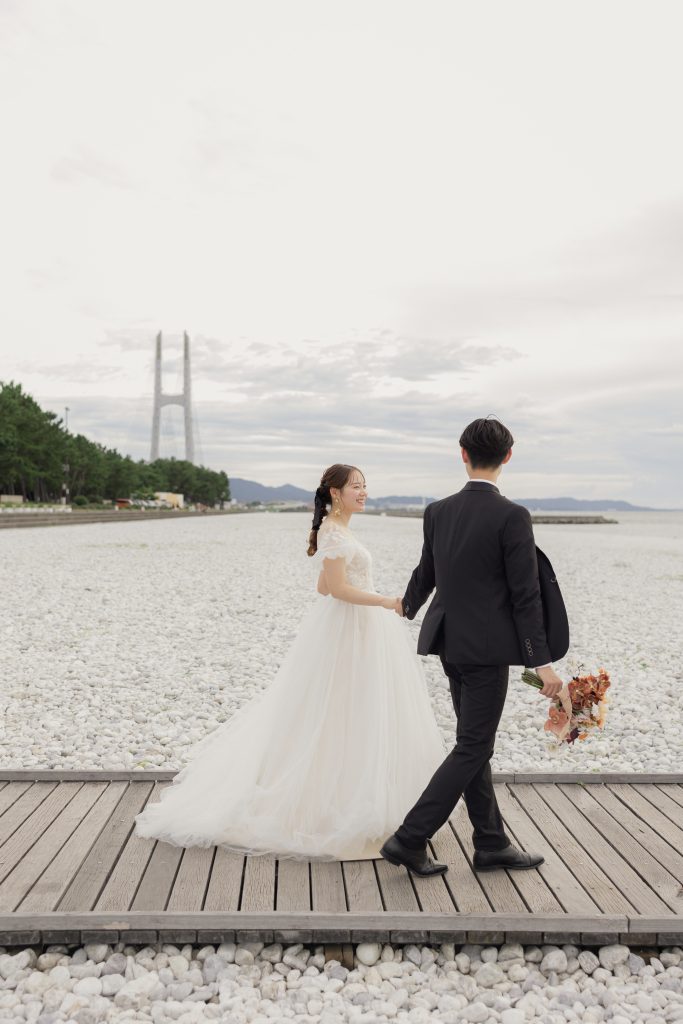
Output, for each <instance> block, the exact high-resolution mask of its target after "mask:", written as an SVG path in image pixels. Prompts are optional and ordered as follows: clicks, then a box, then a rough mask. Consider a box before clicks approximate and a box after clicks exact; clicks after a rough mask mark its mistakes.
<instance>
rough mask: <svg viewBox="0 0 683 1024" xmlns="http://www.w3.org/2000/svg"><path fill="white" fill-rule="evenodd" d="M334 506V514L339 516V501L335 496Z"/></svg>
mask: <svg viewBox="0 0 683 1024" xmlns="http://www.w3.org/2000/svg"><path fill="white" fill-rule="evenodd" d="M334 506H335V508H334V514H335V516H340V515H341V502H340V501H338V500H337V498H335V499H334Z"/></svg>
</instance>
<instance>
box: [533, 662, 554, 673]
mask: <svg viewBox="0 0 683 1024" xmlns="http://www.w3.org/2000/svg"><path fill="white" fill-rule="evenodd" d="M551 666H552V661H546V663H545V665H537V666H536V668H535V669H534V672H538V670H539V668H550V667H551Z"/></svg>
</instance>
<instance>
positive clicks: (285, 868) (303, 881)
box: [275, 857, 311, 910]
mask: <svg viewBox="0 0 683 1024" xmlns="http://www.w3.org/2000/svg"><path fill="white" fill-rule="evenodd" d="M275 899H276V904H275V909H276V910H310V909H311V866H310V864H309V863H308V861H305V860H294V858H293V857H283V858H282V859H281V860H278V863H277V887H276V893H275Z"/></svg>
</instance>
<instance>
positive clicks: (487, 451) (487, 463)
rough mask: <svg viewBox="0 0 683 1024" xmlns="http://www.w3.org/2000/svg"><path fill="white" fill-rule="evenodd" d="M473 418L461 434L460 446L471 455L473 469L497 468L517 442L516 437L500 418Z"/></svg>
mask: <svg viewBox="0 0 683 1024" xmlns="http://www.w3.org/2000/svg"><path fill="white" fill-rule="evenodd" d="M491 416H493V413H489V415H488V416H487V417H486V418H485V419H478V420H472V422H471V423H468V424H467V426H466V427H465V429H464V430H463V432H462V434H461V435H460V446H461V447H462V448H464V449H465V451H466V452H467V454H468V456H469V460H470V465H471V467H472V469H497V468H498V466H500V464H501V462H502V461H503V459H504V458H505V456H506V455H507V453H508V451H509V450H510V448H512V446H513V444H514V443H515V439H514V437H513V436H512V434H511V433H510V431H509V430H508V428H507V427H505V426H503V424H502V423H501V422H500V420H496V419H491V418H490V417H491Z"/></svg>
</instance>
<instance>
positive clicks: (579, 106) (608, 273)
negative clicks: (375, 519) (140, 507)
mask: <svg viewBox="0 0 683 1024" xmlns="http://www.w3.org/2000/svg"><path fill="white" fill-rule="evenodd" d="M681 38H683V5H682V4H681V3H679V2H678V0H671V2H664V0H642V2H640V0H639V2H633V0H535V2H530V0H514V2H512V3H511V2H509V0H504V2H489V0H476V2H475V0H468V2H466V3H463V2H458V0H448V2H444V3H441V2H434V0H411V2H410V3H407V2H405V0H386V2H385V0H362V2H359V0H344V2H343V3H335V4H333V3H331V2H326V0H313V2H303V0H286V2H283V0H275V2H262V0H240V2H229V0H220V2H213V0H209V2H207V0H185V2H178V0H159V2H157V0H133V2H131V0H117V3H116V4H110V3H104V2H99V0H47V2H42V0H0V117H1V118H2V124H1V128H2V143H3V157H2V160H0V196H1V197H2V245H1V246H0V275H1V276H0V280H1V284H2V295H3V298H2V302H1V303H0V347H1V355H2V360H1V362H0V380H3V381H8V380H15V381H20V382H21V383H22V385H23V386H24V388H25V389H26V390H27V391H28V392H29V393H31V394H32V395H33V396H34V397H35V398H36V399H37V400H38V401H39V402H40V403H41V404H42V405H44V406H45V407H47V408H50V409H53V410H54V411H56V412H58V413H59V414H60V415H61V414H63V410H64V407H65V406H67V405H68V406H69V409H70V412H69V427H70V429H73V430H74V431H76V432H81V433H84V434H86V435H87V436H88V437H91V438H93V439H95V440H99V441H101V442H103V443H106V444H108V445H111V446H115V447H117V448H119V450H121V451H122V452H127V453H130V454H132V455H133V456H134V457H136V458H148V457H149V446H150V428H151V415H152V405H151V401H152V383H153V376H152V374H153V348H154V337H155V335H156V333H157V331H159V330H161V331H162V332H163V334H164V365H165V373H164V387H165V389H166V390H168V391H173V390H176V389H177V386H178V381H179V362H178V357H179V354H180V346H181V341H182V332H183V330H187V331H188V333H189V335H190V337H191V343H192V359H193V388H194V419H195V422H196V427H197V453H196V454H197V461H202V462H204V463H205V464H206V465H209V466H212V467H213V468H216V469H218V468H223V469H225V470H226V471H227V472H228V473H229V474H232V475H234V476H241V477H248V478H251V479H255V480H259V481H261V482H262V483H267V484H281V483H285V482H289V483H294V484H297V485H299V486H302V487H307V488H310V489H313V488H314V487H315V486H316V485H317V483H318V481H319V478H320V474H321V472H322V470H323V469H324V467H325V466H326V465H328V464H330V463H332V462H336V461H343V462H352V463H355V464H358V465H360V466H361V468H362V469H363V470H364V471H365V473H366V476H367V480H368V484H369V489H370V494H371V495H375V496H379V495H382V494H390V493H403V494H427V495H432V496H436V497H439V496H442V495H444V494H448V493H450V492H452V491H453V490H455V489H457V488H459V487H460V486H462V483H463V482H464V471H463V468H462V464H461V463H460V462H459V447H458V443H457V439H458V437H459V435H460V432H461V430H462V428H463V427H464V426H465V425H466V424H467V423H468V422H469V421H470V420H472V419H474V418H475V417H476V416H485V415H486V414H488V413H491V412H493V413H495V414H496V415H498V416H499V418H500V419H502V420H503V422H505V423H506V424H507V425H508V426H509V427H510V429H511V430H512V432H513V434H514V436H515V446H514V449H513V457H512V460H511V462H510V463H509V464H508V466H506V467H505V468H504V470H503V476H502V477H501V488H502V490H503V492H504V493H506V494H507V495H508V496H510V497H550V496H559V495H573V496H575V497H586V498H615V499H625V500H627V501H632V502H635V503H640V504H647V505H655V506H661V507H674V506H675V507H683V477H682V474H681V472H680V467H681V462H682V457H683V413H682V412H681V409H682V408H683V386H682V381H683V355H682V352H683V345H682V341H683V134H682V133H681V131H680V117H681V107H682V103H683V61H681V56H680V53H681V49H680V41H681ZM161 454H162V455H171V454H174V455H176V456H178V457H182V455H183V445H182V413H181V410H180V409H178V408H172V407H169V408H166V409H164V410H163V416H162V440H161Z"/></svg>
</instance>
